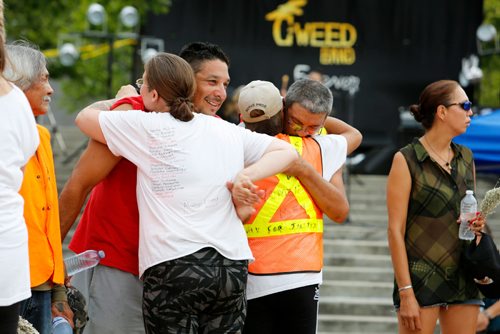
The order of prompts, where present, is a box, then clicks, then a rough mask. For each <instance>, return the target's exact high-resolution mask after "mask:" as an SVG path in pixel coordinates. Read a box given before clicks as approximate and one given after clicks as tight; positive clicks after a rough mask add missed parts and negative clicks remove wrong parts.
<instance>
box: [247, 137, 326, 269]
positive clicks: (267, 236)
mask: <svg viewBox="0 0 500 334" xmlns="http://www.w3.org/2000/svg"><path fill="white" fill-rule="evenodd" d="M278 138H280V139H283V140H286V141H289V142H290V143H291V144H292V145H293V146H294V147H295V149H296V150H297V151H298V152H299V154H300V155H301V156H303V157H304V158H306V160H307V161H308V162H310V163H311V164H312V165H313V167H314V169H315V170H317V171H318V172H319V173H322V164H321V151H320V149H319V145H318V144H317V143H316V142H315V141H314V140H313V139H305V138H300V137H288V136H280V135H278ZM305 140H307V141H310V142H308V143H307V144H308V145H305V144H306V143H304V141H305ZM304 146H306V148H307V152H303V150H304ZM304 155H305V156H304ZM311 160H312V161H311ZM256 184H257V185H259V187H261V189H265V190H266V191H267V192H268V193H266V200H265V202H264V203H263V204H262V205H261V207H260V208H258V207H257V213H256V214H254V215H253V216H252V217H251V218H250V220H249V221H248V223H246V224H245V225H244V228H245V231H246V233H247V236H248V239H249V244H250V247H251V248H252V252H253V253H254V257H255V261H254V262H253V263H251V264H250V266H249V272H250V273H253V274H272V273H286V272H300V271H320V270H321V267H322V258H323V253H322V248H323V245H322V232H323V219H322V212H321V210H320V209H319V208H318V207H317V205H316V204H315V203H314V201H313V199H312V198H311V196H310V195H309V194H308V193H307V191H306V190H305V189H304V188H303V186H302V184H301V183H300V182H299V180H298V179H297V178H295V177H291V176H287V175H285V174H278V175H275V176H273V177H271V178H267V179H264V180H261V181H258V182H257V183H256ZM290 196H292V197H293V198H290ZM284 203H286V204H285V205H284Z"/></svg>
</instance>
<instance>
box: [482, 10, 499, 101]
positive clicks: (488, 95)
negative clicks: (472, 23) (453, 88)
mask: <svg viewBox="0 0 500 334" xmlns="http://www.w3.org/2000/svg"><path fill="white" fill-rule="evenodd" d="M484 23H490V24H492V25H493V26H495V28H496V29H497V34H500V0H484ZM497 38H499V37H498V36H497ZM486 46H487V47H489V48H493V47H494V44H493V43H491V44H490V45H486ZM480 67H481V69H482V70H483V79H482V80H481V86H480V92H479V104H480V105H481V106H483V107H492V108H498V107H500V54H498V53H497V54H492V55H484V56H481V58H480Z"/></svg>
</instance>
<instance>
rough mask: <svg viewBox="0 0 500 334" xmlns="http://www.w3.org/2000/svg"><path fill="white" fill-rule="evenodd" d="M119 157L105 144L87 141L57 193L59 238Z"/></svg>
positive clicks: (66, 230) (67, 229) (68, 228)
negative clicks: (59, 224)
mask: <svg viewBox="0 0 500 334" xmlns="http://www.w3.org/2000/svg"><path fill="white" fill-rule="evenodd" d="M120 159H121V157H117V156H115V155H114V154H113V153H111V151H110V150H109V149H108V147H107V146H106V145H104V144H101V143H99V142H96V141H94V140H92V139H91V140H90V141H89V144H88V146H87V148H86V149H85V151H84V152H83V153H82V155H81V157H80V159H79V160H78V162H77V164H76V166H75V168H74V169H73V172H72V173H71V175H70V177H69V179H68V181H66V184H65V185H64V188H63V190H62V191H61V194H60V195H59V219H60V223H61V240H64V238H65V237H66V234H67V233H68V231H69V230H70V229H71V226H73V223H74V222H75V220H76V218H77V217H78V214H79V213H80V211H81V209H82V206H83V203H84V202H85V199H86V198H87V196H88V194H89V193H90V191H91V190H92V188H93V187H94V186H95V185H96V184H97V183H99V182H100V181H102V180H103V179H104V178H105V177H106V176H107V175H108V174H109V172H111V170H112V169H113V168H114V167H115V166H116V164H117V163H118V161H120Z"/></svg>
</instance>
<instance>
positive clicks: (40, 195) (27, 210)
mask: <svg viewBox="0 0 500 334" xmlns="http://www.w3.org/2000/svg"><path fill="white" fill-rule="evenodd" d="M6 50H7V54H8V63H7V66H6V68H5V70H4V72H3V75H4V77H5V78H6V79H7V80H9V81H12V82H13V83H14V84H16V85H17V86H18V87H19V88H20V89H21V90H22V91H23V92H24V94H25V95H26V97H27V98H28V101H29V103H30V106H31V109H32V110H33V115H34V116H40V115H44V114H45V113H47V111H48V108H49V103H50V99H51V95H52V93H53V92H54V90H53V89H52V87H51V86H50V83H49V72H48V71H47V67H46V61H45V57H44V55H43V54H42V53H41V52H40V51H39V50H38V49H36V48H35V47H34V46H32V45H30V44H28V43H26V42H19V43H14V44H11V45H6ZM37 129H38V133H39V135H40V145H39V146H38V149H37V151H36V153H35V155H34V156H33V157H32V158H31V159H30V161H29V162H28V164H27V165H26V167H25V169H24V179H23V184H22V187H21V190H20V194H21V195H22V196H23V198H24V219H25V221H26V225H27V227H28V248H29V259H30V278H31V294H32V296H31V297H30V298H29V299H27V300H25V301H23V302H22V303H21V316H22V317H23V318H25V319H27V320H28V321H29V322H31V323H32V324H33V325H34V327H35V328H36V329H37V330H38V331H39V332H40V333H42V334H50V332H51V323H52V316H53V315H54V316H62V317H65V318H66V319H67V320H68V322H69V323H70V324H71V325H72V326H73V312H72V311H71V309H70V307H69V305H68V303H67V296H66V288H65V287H64V265H63V257H62V246H61V234H60V227H59V207H58V199H57V185H56V177H55V172H54V159H53V154H52V147H51V145H50V133H49V131H48V130H47V129H46V128H44V127H43V126H40V125H37Z"/></svg>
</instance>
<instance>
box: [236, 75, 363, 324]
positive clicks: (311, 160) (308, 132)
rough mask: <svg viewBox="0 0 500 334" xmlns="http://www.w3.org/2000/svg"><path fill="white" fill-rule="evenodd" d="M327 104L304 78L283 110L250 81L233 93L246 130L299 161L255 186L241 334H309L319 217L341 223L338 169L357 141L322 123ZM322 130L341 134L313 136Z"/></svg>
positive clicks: (340, 125) (351, 132) (327, 97)
mask: <svg viewBox="0 0 500 334" xmlns="http://www.w3.org/2000/svg"><path fill="white" fill-rule="evenodd" d="M332 104H333V97H332V93H331V92H330V90H329V89H328V88H327V87H326V86H324V85H322V84H321V83H319V82H317V81H313V80H309V79H304V80H299V81H296V82H295V83H294V84H293V85H291V86H290V88H289V90H288V92H287V95H286V97H285V101H284V104H283V102H282V99H281V96H280V93H279V90H278V89H277V88H276V87H275V86H274V85H273V84H272V83H270V82H266V81H253V82H251V83H250V84H248V85H247V86H245V87H244V88H243V89H242V90H241V92H240V97H239V108H240V113H241V117H242V119H243V121H244V122H245V126H246V127H247V128H248V129H250V130H252V131H257V132H264V133H267V134H270V135H277V136H278V137H279V138H281V139H282V140H286V141H288V142H290V143H291V144H292V145H294V146H295V148H296V149H297V151H298V153H299V154H300V155H301V157H302V159H299V162H297V163H296V164H294V165H292V166H289V168H288V170H287V171H286V174H278V175H275V176H273V177H270V178H267V179H264V180H261V181H259V182H257V183H256V184H257V185H258V186H259V188H260V189H261V190H264V192H265V195H264V199H263V200H262V202H260V203H258V204H257V205H256V206H254V210H255V212H254V213H253V214H252V215H251V217H250V218H249V219H248V220H247V221H245V230H246V232H247V236H248V240H249V244H250V247H251V249H252V253H253V255H254V257H255V261H254V262H253V263H251V264H250V265H249V276H248V285H247V298H248V313H247V318H246V322H245V328H244V330H243V333H244V334H251V333H316V327H317V309H318V300H319V284H321V282H322V272H321V270H322V267H323V244H322V237H323V235H322V234H323V213H325V214H326V215H327V216H328V217H330V218H331V219H332V220H334V221H336V222H338V223H341V222H343V221H344V219H345V218H346V216H347V214H348V211H349V204H348V202H347V196H346V194H345V189H344V184H343V180H342V166H343V164H344V162H345V159H346V155H347V154H349V153H351V152H352V151H353V150H354V149H355V148H357V146H359V144H360V143H361V138H362V137H361V134H360V133H359V131H358V130H356V129H355V128H353V127H351V126H349V125H348V124H346V123H344V122H342V121H340V120H338V119H334V118H331V117H328V115H329V113H330V112H331V110H332ZM323 127H326V128H327V130H332V131H331V132H335V133H337V134H340V135H317V134H318V133H320V132H321V130H322V128H323ZM282 130H284V131H282ZM279 132H285V133H287V135H283V134H279Z"/></svg>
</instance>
